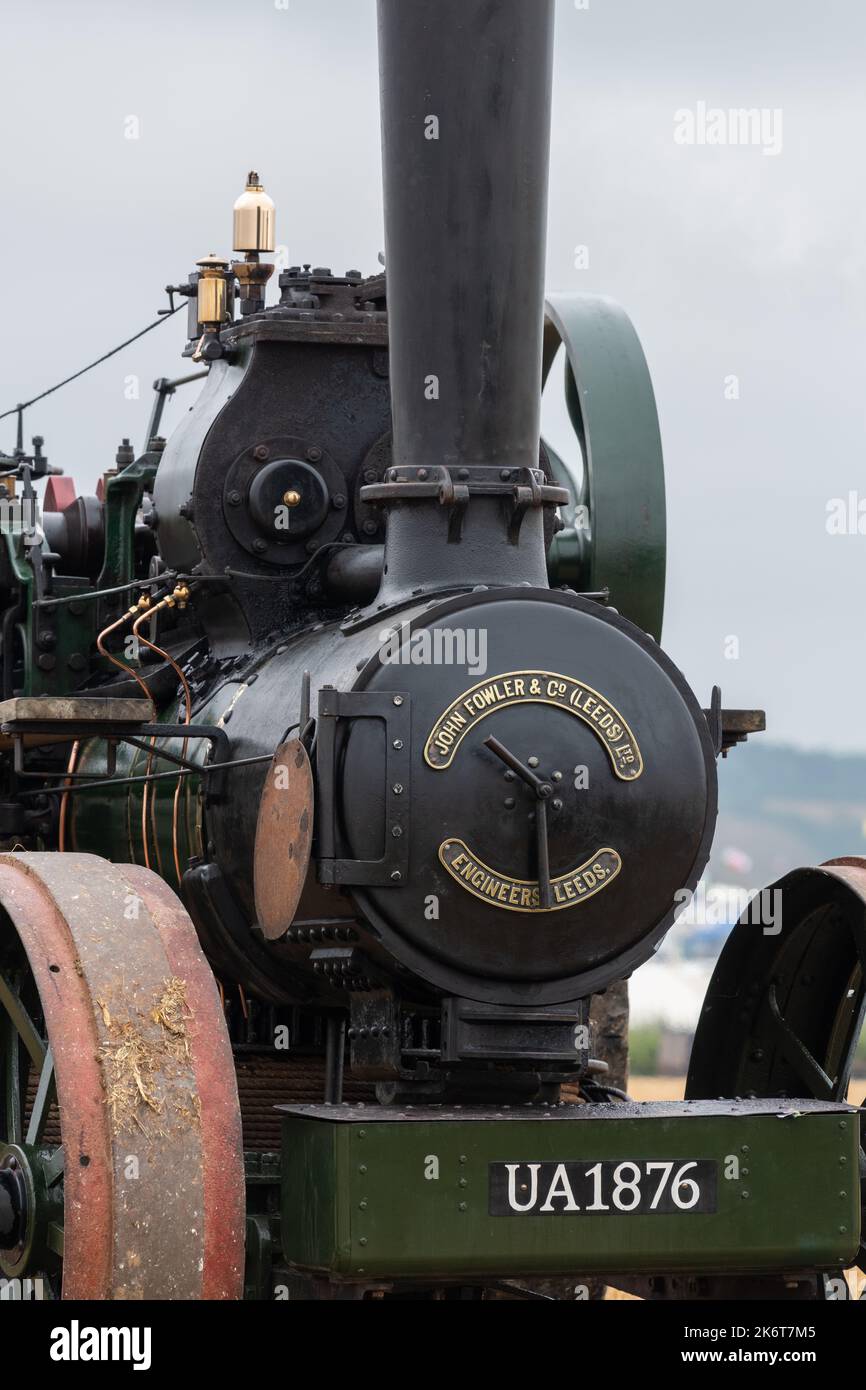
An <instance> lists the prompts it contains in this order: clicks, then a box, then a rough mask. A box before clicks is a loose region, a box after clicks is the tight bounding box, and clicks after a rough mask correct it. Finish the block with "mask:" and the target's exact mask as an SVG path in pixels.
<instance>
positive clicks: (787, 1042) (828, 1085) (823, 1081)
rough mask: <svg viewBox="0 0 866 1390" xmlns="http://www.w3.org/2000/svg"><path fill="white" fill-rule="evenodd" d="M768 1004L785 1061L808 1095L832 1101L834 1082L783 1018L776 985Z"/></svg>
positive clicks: (771, 990) (770, 994)
mask: <svg viewBox="0 0 866 1390" xmlns="http://www.w3.org/2000/svg"><path fill="white" fill-rule="evenodd" d="M768 1002H769V1005H770V1018H771V1019H772V1023H773V1031H774V1033H775V1034H776V1040H777V1042H778V1044H779V1047H780V1048H781V1050H782V1054H783V1056H784V1058H785V1060H786V1061H787V1062H789V1063H790V1065H791V1066H792V1067H793V1068H794V1071H795V1072H796V1073H797V1075H798V1076H799V1078H800V1080H801V1081H802V1082H803V1083H804V1084H805V1085H806V1086H807V1087H808V1088H809V1089H808V1091H807V1094H808V1095H811V1096H814V1097H815V1099H816V1100H832V1099H833V1090H834V1083H833V1080H832V1078H831V1077H829V1076H828V1075H827V1073H826V1072H825V1071H824V1069H823V1067H822V1066H821V1065H820V1064H819V1063H818V1062H817V1061H816V1060H815V1058H814V1057H813V1056H812V1054H811V1052H810V1051H809V1049H808V1048H807V1047H806V1045H805V1044H804V1043H803V1041H802V1039H800V1038H798V1037H797V1034H796V1033H795V1032H794V1030H793V1029H792V1028H791V1027H790V1026H789V1024H788V1023H786V1021H785V1019H784V1018H783V1017H782V1014H781V1011H780V1009H779V1002H778V999H777V998H776V986H775V983H774V984H772V985H770V990H769V995H768Z"/></svg>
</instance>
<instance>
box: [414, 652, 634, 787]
mask: <svg viewBox="0 0 866 1390" xmlns="http://www.w3.org/2000/svg"><path fill="white" fill-rule="evenodd" d="M527 704H537V705H552V706H554V708H556V709H563V710H566V711H567V713H569V714H573V715H574V716H575V717H576V718H577V719H580V720H582V721H583V723H584V724H586V725H587V727H588V728H590V729H591V730H592V731H593V733H594V734H595V735H596V737H597V738H598V739H599V741H600V743H601V744H602V746H603V748H604V749H605V750H606V752H607V754H608V757H609V758H610V761H611V764H612V766H613V770H614V772H615V774H616V776H617V777H619V778H620V780H621V781H623V782H636V781H637V779H638V777H640V775H641V773H642V772H643V758H642V756H641V751H640V748H639V747H638V742H637V739H636V738H635V736H634V734H633V733H632V731H631V729H630V728H629V726H628V724H627V723H626V721H625V719H623V717H622V715H621V714H620V712H619V710H618V709H616V707H615V706H614V705H612V704H611V702H610V700H608V699H606V698H605V696H604V695H600V694H599V692H598V691H597V690H593V689H592V687H591V686H589V685H584V684H583V682H582V681H578V680H575V679H574V678H573V677H572V676H559V675H557V674H556V673H555V672H553V671H512V672H510V673H509V674H508V675H504V676H496V677H495V678H494V679H493V680H489V681H481V683H480V684H479V685H474V686H473V687H472V689H471V690H467V691H465V692H464V693H463V694H462V695H460V696H459V697H458V698H457V699H456V700H455V701H454V703H453V704H452V705H449V707H448V709H447V710H446V711H445V713H444V714H443V715H442V716H441V717H440V719H438V720H437V722H436V725H435V727H434V728H433V729H432V731H431V733H430V736H429V738H428V739H427V743H426V745H425V748H424V761H425V762H426V763H427V765H428V766H429V767H432V768H433V770H434V771H435V772H443V771H444V770H445V769H446V768H448V767H450V766H451V764H452V763H453V761H454V757H455V754H456V753H457V749H458V748H459V747H460V744H461V743H462V742H463V740H464V738H465V737H466V735H467V734H468V733H469V731H470V730H471V729H474V728H475V726H476V725H477V724H479V723H480V722H481V720H482V719H486V718H487V716H488V715H489V714H494V713H495V712H496V710H498V709H505V708H507V707H508V706H509V705H527Z"/></svg>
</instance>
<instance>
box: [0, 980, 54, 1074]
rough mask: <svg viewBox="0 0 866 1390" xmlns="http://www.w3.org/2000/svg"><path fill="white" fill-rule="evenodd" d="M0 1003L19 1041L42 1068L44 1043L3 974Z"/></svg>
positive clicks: (0, 986)
mask: <svg viewBox="0 0 866 1390" xmlns="http://www.w3.org/2000/svg"><path fill="white" fill-rule="evenodd" d="M0 1004H2V1006H3V1008H4V1009H5V1010H6V1012H7V1014H8V1015H9V1017H10V1018H11V1020H12V1022H13V1024H14V1025H15V1028H16V1030H17V1032H18V1035H19V1037H20V1038H21V1041H22V1042H23V1044H24V1046H25V1047H26V1048H27V1051H28V1052H29V1053H30V1056H31V1058H32V1059H33V1062H34V1063H35V1065H36V1066H37V1067H39V1068H40V1070H41V1068H42V1063H43V1061H44V1059H45V1044H44V1042H43V1041H42V1039H41V1037H40V1036H39V1032H38V1029H37V1028H36V1025H35V1024H34V1022H33V1019H32V1018H31V1017H30V1015H29V1013H28V1012H27V1010H26V1008H25V1007H24V1004H23V1003H22V1001H21V998H20V996H19V995H18V994H17V993H16V991H15V990H14V989H13V988H12V986H11V985H10V983H9V981H8V980H7V979H6V978H5V976H4V975H2V974H0Z"/></svg>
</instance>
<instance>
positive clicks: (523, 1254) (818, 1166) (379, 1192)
mask: <svg viewBox="0 0 866 1390" xmlns="http://www.w3.org/2000/svg"><path fill="white" fill-rule="evenodd" d="M798 1109H799V1111H800V1113H798V1110H795V1109H794V1107H792V1106H790V1105H789V1103H788V1102H785V1101H775V1102H772V1101H758V1102H749V1101H743V1102H738V1103H736V1104H734V1103H733V1102H728V1101H722V1102H718V1103H712V1102H702V1103H697V1102H696V1103H693V1104H690V1105H688V1104H686V1105H652V1104H647V1105H641V1106H628V1107H626V1106H624V1105H623V1106H619V1105H609V1106H585V1107H580V1108H578V1107H574V1108H568V1109H559V1110H551V1111H546V1112H544V1113H543V1114H540V1113H539V1112H538V1111H534V1112H532V1113H531V1114H530V1113H528V1112H527V1113H526V1114H525V1115H524V1114H521V1113H520V1112H519V1111H515V1112H513V1113H512V1114H511V1115H510V1116H509V1115H506V1114H504V1113H500V1114H499V1115H497V1114H495V1113H487V1114H484V1113H483V1112H465V1113H464V1114H456V1113H454V1112H451V1113H447V1114H446V1113H444V1112H438V1114H439V1116H440V1117H439V1118H437V1112H436V1111H435V1110H407V1111H400V1112H397V1113H395V1114H394V1116H393V1118H389V1116H388V1112H387V1110H379V1111H372V1110H369V1109H368V1110H365V1109H364V1108H363V1107H353V1108H351V1109H349V1108H348V1107H339V1108H336V1109H334V1110H329V1109H328V1108H327V1107H298V1108H292V1109H289V1108H287V1109H286V1114H285V1117H284V1123H283V1129H284V1134H283V1180H282V1181H283V1185H282V1242H283V1252H284V1255H285V1258H286V1259H287V1260H288V1261H289V1263H290V1264H293V1265H295V1266H298V1267H300V1268H303V1269H308V1270H318V1271H324V1272H327V1273H329V1274H331V1275H332V1276H334V1277H336V1278H338V1279H344V1280H354V1281H364V1280H371V1281H372V1280H375V1279H377V1278H394V1279H400V1278H404V1279H411V1278H417V1277H433V1278H435V1277H437V1276H438V1277H440V1278H452V1279H454V1278H456V1279H460V1278H462V1277H467V1276H472V1277H476V1276H482V1277H487V1276H490V1277H495V1276H499V1277H503V1276H513V1275H528V1274H534V1275H542V1274H546V1275H551V1276H553V1275H559V1274H566V1275H568V1274H574V1273H577V1272H580V1273H584V1274H599V1275H602V1274H615V1273H623V1272H624V1271H628V1272H629V1273H632V1274H638V1273H652V1274H663V1273H666V1272H677V1271H690V1272H694V1273H701V1272H716V1273H723V1272H725V1271H730V1270H736V1271H742V1272H745V1271H756V1272H757V1271H760V1272H769V1271H772V1270H779V1269H792V1270H800V1269H816V1268H817V1269H822V1268H823V1269H834V1268H835V1269H839V1268H844V1267H847V1266H848V1265H850V1263H851V1261H852V1259H853V1257H854V1255H855V1253H856V1251H857V1245H858V1234H859V1222H860V1213H859V1202H860V1197H859V1184H858V1181H857V1163H858V1140H859V1124H858V1118H857V1113H856V1111H854V1110H853V1109H851V1108H850V1107H846V1106H841V1105H821V1104H819V1103H817V1102H803V1103H802V1106H801V1107H798ZM786 1115H787V1118H783V1117H784V1116H786ZM600 1159H604V1160H614V1161H616V1160H620V1161H627V1160H635V1159H639V1160H641V1161H644V1162H645V1161H650V1160H657V1161H665V1162H667V1161H670V1160H682V1161H683V1162H690V1161H692V1160H697V1159H708V1160H714V1161H715V1162H716V1163H717V1164H718V1165H719V1167H718V1197H717V1210H716V1211H715V1212H714V1213H706V1214H696V1213H688V1212H677V1213H675V1214H673V1215H664V1214H660V1213H658V1212H656V1213H653V1214H650V1213H647V1214H640V1215H627V1214H622V1213H610V1214H604V1215H591V1214H587V1213H586V1212H582V1213H580V1214H577V1215H515V1216H491V1215H490V1214H489V1211H488V1194H489V1166H490V1164H494V1163H521V1164H525V1163H542V1162H547V1163H552V1162H555V1163H561V1162H571V1161H579V1162H586V1163H589V1164H592V1163H595V1162H597V1161H599V1160H600ZM805 1173H808V1174H809V1175H810V1182H809V1196H808V1200H807V1201H804V1199H803V1175H804V1174H805ZM843 1173H844V1174H845V1175H846V1176H843Z"/></svg>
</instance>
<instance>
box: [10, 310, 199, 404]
mask: <svg viewBox="0 0 866 1390" xmlns="http://www.w3.org/2000/svg"><path fill="white" fill-rule="evenodd" d="M185 307H186V306H185V305H184V304H176V305H175V307H174V308H173V309H166V311H165V313H164V314H160V316H159V318H158V319H154V321H153V323H149V324H148V325H147V327H146V328H142V329H141V331H140V332H138V333H135V334H133V336H132V337H131V338H127V339H126V342H124V343H118V345H117V347H113V348H112V349H111V351H110V352H105V353H103V355H102V356H101V357H97V359H96V361H95V362H90V363H89V364H88V365H87V366H86V367H82V368H81V369H80V371H77V372H73V374H72V376H68V377H65V378H64V380H63V381H58V383H57V385H56V386H49V388H48V390H47V391H41V392H40V393H39V395H38V396H34V397H33V398H32V400H29V401H22V402H21V403H20V405H15V406H13V407H12V409H11V410H5V411H4V412H3V414H2V415H0V420H8V418H9V416H10V415H19V414H21V413H22V412H23V411H25V410H29V409H30V407H31V405H36V403H37V402H38V401H44V400H45V397H46V396H53V395H54V392H55V391H60V390H61V389H62V388H63V387H64V386H68V385H69V384H70V382H73V381H77V380H78V378H79V377H82V376H84V375H85V374H86V373H87V372H92V371H93V368H94V367H99V366H101V365H102V363H103V362H107V361H108V359H109V358H110V357H115V356H116V355H117V353H119V352H123V349H124V348H128V347H130V346H131V345H132V344H133V343H137V342H138V340H139V338H143V337H144V335H145V333H152V332H153V330H154V328H159V325H160V324H161V323H166V322H167V320H168V319H171V318H174V316H175V314H179V313H180V311H181V309H184V308H185Z"/></svg>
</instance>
